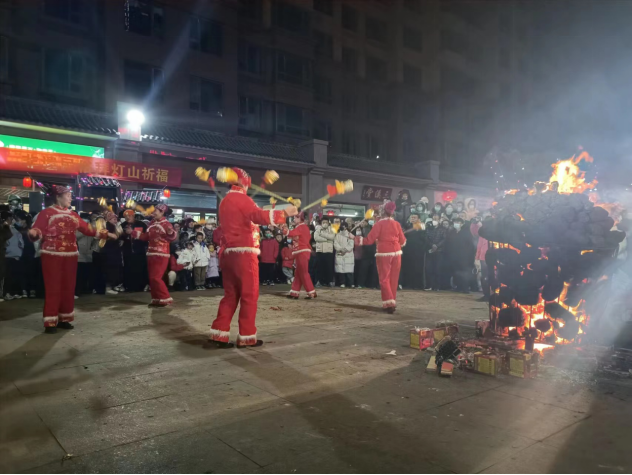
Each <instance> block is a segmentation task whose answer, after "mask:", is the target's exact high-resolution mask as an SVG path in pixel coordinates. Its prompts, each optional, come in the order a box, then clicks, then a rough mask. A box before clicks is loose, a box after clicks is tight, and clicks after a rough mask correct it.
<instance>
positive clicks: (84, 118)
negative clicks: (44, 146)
mask: <svg viewBox="0 0 632 475" xmlns="http://www.w3.org/2000/svg"><path fill="white" fill-rule="evenodd" d="M0 119H5V120H14V121H16V122H26V123H29V124H37V125H46V126H51V127H60V128H63V129H70V130H77V131H81V132H90V133H95V134H103V135H116V133H117V126H116V120H115V119H114V116H113V115H111V114H105V113H102V112H97V111H94V110H91V109H84V108H81V107H71V106H66V105H57V104H53V103H50V102H40V101H32V100H27V99H20V98H15V97H0Z"/></svg>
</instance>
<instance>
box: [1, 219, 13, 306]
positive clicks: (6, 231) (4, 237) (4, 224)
mask: <svg viewBox="0 0 632 475" xmlns="http://www.w3.org/2000/svg"><path fill="white" fill-rule="evenodd" d="M12 224H13V213H11V211H9V210H8V207H7V208H6V209H4V210H2V211H0V302H4V298H3V297H4V279H5V273H6V266H5V261H4V260H5V257H6V250H7V242H8V241H9V239H11V237H13V232H11V225H12Z"/></svg>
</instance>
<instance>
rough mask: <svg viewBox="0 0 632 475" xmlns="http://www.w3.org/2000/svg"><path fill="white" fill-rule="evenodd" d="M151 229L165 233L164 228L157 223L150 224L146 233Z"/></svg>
mask: <svg viewBox="0 0 632 475" xmlns="http://www.w3.org/2000/svg"><path fill="white" fill-rule="evenodd" d="M151 228H160V229H161V230H162V232H163V233H166V231H165V228H163V227H162V225H160V224H158V223H152V224H150V225H149V227H148V228H147V231H149V230H150V229H151Z"/></svg>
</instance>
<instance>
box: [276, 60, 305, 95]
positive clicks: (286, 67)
mask: <svg viewBox="0 0 632 475" xmlns="http://www.w3.org/2000/svg"><path fill="white" fill-rule="evenodd" d="M310 69H311V68H310V63H309V60H308V59H305V58H299V57H298V56H293V55H291V54H288V53H282V52H278V53H277V78H278V79H280V80H281V81H286V82H289V83H292V84H298V85H300V86H308V87H309V84H310Z"/></svg>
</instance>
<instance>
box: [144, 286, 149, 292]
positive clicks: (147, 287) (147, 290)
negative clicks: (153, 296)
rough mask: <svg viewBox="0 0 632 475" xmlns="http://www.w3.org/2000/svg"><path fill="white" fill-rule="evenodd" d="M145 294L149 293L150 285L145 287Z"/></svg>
mask: <svg viewBox="0 0 632 475" xmlns="http://www.w3.org/2000/svg"><path fill="white" fill-rule="evenodd" d="M143 292H149V284H148V285H146V286H145V288H144V289H143Z"/></svg>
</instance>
